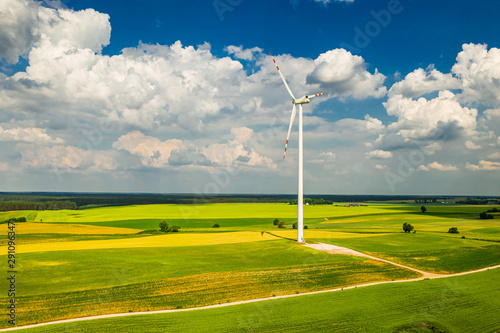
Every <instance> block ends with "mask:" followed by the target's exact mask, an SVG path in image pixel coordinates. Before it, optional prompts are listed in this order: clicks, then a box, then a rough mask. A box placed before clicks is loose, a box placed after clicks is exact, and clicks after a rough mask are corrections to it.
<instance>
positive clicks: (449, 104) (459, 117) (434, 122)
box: [383, 90, 477, 140]
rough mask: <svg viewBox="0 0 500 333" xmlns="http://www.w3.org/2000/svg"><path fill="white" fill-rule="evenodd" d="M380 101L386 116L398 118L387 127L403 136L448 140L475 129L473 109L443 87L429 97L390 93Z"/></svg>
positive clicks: (406, 137) (475, 113) (475, 111)
mask: <svg viewBox="0 0 500 333" xmlns="http://www.w3.org/2000/svg"><path fill="white" fill-rule="evenodd" d="M383 104H384V106H385V108H386V110H387V113H388V114H389V115H393V116H396V117H398V121H397V122H395V123H392V124H390V125H389V126H388V128H389V129H390V130H394V131H398V134H399V135H401V136H402V137H403V138H405V139H422V138H429V137H434V138H435V139H442V140H449V139H453V138H454V137H456V136H460V135H465V134H469V133H471V132H472V131H473V130H474V129H475V128H476V116H477V110H476V109H469V108H467V107H462V106H461V105H460V103H459V102H458V101H457V100H456V97H455V95H454V94H453V93H452V92H450V91H447V90H445V91H441V92H439V96H438V97H436V98H434V99H431V100H427V99H425V98H419V99H418V100H413V99H410V98H405V97H403V96H402V95H394V96H391V97H390V98H389V99H388V100H387V102H385V103H383Z"/></svg>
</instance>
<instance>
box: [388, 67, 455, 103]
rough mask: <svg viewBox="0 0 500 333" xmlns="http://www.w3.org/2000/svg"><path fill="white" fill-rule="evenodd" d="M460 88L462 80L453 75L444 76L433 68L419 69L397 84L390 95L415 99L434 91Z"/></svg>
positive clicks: (390, 91)
mask: <svg viewBox="0 0 500 333" xmlns="http://www.w3.org/2000/svg"><path fill="white" fill-rule="evenodd" d="M460 86H461V82H460V80H459V79H457V78H455V77H453V76H452V74H443V73H441V72H439V71H438V70H436V69H434V68H432V67H430V68H428V69H427V70H424V69H422V68H419V69H416V70H414V71H413V72H411V73H410V74H408V75H406V77H405V78H404V80H402V81H399V82H396V83H395V84H394V85H393V86H392V87H391V89H390V90H389V95H402V96H403V97H410V98H415V97H419V96H422V95H424V94H426V93H430V92H433V91H441V90H449V89H458V88H460Z"/></svg>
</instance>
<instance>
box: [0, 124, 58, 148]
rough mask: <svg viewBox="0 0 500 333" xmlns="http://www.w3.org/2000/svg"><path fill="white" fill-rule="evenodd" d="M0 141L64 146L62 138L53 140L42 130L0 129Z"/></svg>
mask: <svg viewBox="0 0 500 333" xmlns="http://www.w3.org/2000/svg"><path fill="white" fill-rule="evenodd" d="M0 141H20V142H33V143H55V144H62V143H64V140H63V139H61V138H52V137H51V136H49V135H48V134H47V133H46V130H45V129H42V128H11V129H6V130H4V129H3V128H2V127H0Z"/></svg>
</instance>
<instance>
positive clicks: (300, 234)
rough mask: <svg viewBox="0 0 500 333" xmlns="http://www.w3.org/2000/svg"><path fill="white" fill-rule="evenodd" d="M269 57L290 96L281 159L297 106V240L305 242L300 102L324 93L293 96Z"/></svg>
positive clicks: (305, 102)
mask: <svg viewBox="0 0 500 333" xmlns="http://www.w3.org/2000/svg"><path fill="white" fill-rule="evenodd" d="M271 57H272V58H273V61H274V64H275V66H276V69H277V70H278V73H280V76H281V79H282V80H283V83H284V84H285V87H286V90H288V93H289V94H290V96H291V97H292V104H293V108H292V116H291V118H290V125H289V126H288V134H287V136H286V143H285V152H284V153H283V159H285V155H286V148H287V146H288V139H289V138H290V132H291V130H292V125H293V121H294V119H295V113H296V105H298V106H299V187H298V196H297V207H298V208H297V242H299V243H305V241H304V154H303V147H302V142H303V138H302V104H307V103H309V102H310V99H311V98H313V97H317V96H321V95H324V93H320V94H315V95H305V96H302V97H301V98H299V99H296V98H295V97H294V96H293V93H292V90H290V87H289V86H288V84H287V83H286V80H285V77H284V76H283V74H281V71H280V68H279V67H278V64H277V63H276V60H274V57H273V55H272V54H271Z"/></svg>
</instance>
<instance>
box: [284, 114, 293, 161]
mask: <svg viewBox="0 0 500 333" xmlns="http://www.w3.org/2000/svg"><path fill="white" fill-rule="evenodd" d="M295 112H296V108H295V104H294V105H293V109H292V116H291V117H290V125H289V126H288V134H287V136H286V142H285V152H284V153H283V159H285V155H286V148H287V146H288V139H289V138H290V132H291V131H292V126H293V121H294V120H295Z"/></svg>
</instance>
